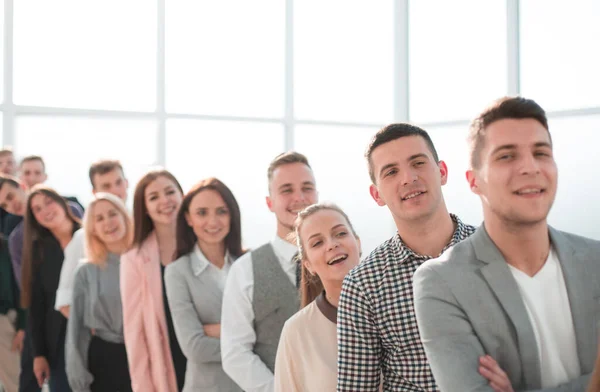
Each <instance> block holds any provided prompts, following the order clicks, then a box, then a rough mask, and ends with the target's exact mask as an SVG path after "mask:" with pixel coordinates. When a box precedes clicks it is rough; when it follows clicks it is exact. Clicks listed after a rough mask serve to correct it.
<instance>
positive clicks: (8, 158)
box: [0, 152, 17, 176]
mask: <svg viewBox="0 0 600 392" xmlns="http://www.w3.org/2000/svg"><path fill="white" fill-rule="evenodd" d="M16 171H17V162H15V156H14V154H13V153H12V152H4V153H2V154H0V173H4V174H8V175H11V176H14V175H15V172H16Z"/></svg>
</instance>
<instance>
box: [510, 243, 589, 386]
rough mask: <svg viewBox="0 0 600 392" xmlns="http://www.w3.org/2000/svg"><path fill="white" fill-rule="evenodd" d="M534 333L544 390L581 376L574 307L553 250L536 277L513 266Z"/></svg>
mask: <svg viewBox="0 0 600 392" xmlns="http://www.w3.org/2000/svg"><path fill="white" fill-rule="evenodd" d="M509 267H510V271H511V272H512V274H513V276H514V278H515V280H516V281H517V285H518V286H519V291H520V293H521V297H522V298H523V302H524V303H525V308H526V309H527V314H528V315H529V321H530V322H531V325H532V327H533V332H534V333H535V339H536V342H537V346H538V356H539V359H540V370H541V379H542V388H554V387H557V386H559V385H560V384H564V383H566V382H568V381H570V380H573V379H575V378H577V377H579V376H580V375H581V370H580V366H579V357H578V356H577V345H576V342H575V329H574V327H573V317H572V315H571V305H570V303H569V296H568V294H567V287H566V286H565V278H564V276H563V272H562V268H561V267H560V263H559V261H558V258H557V256H556V254H555V253H554V250H550V254H549V255H548V260H546V263H545V264H544V266H543V267H542V269H540V270H539V271H538V273H537V274H535V276H533V277H530V276H529V275H527V274H526V273H524V272H522V271H520V270H519V269H517V268H515V267H513V266H510V265H509Z"/></svg>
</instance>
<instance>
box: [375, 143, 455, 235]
mask: <svg viewBox="0 0 600 392" xmlns="http://www.w3.org/2000/svg"><path fill="white" fill-rule="evenodd" d="M371 164H372V167H373V175H374V178H375V184H372V185H371V187H370V192H371V196H372V197H373V199H374V200H375V201H376V202H377V204H378V205H380V206H384V205H387V206H388V208H389V209H390V211H391V213H392V215H393V216H394V220H395V221H396V224H398V223H402V224H406V223H410V222H414V221H417V220H422V219H427V218H429V217H431V216H433V215H434V214H435V213H436V212H438V211H439V209H440V208H445V207H444V202H443V197H442V185H444V184H446V181H447V178H448V169H447V167H446V164H445V163H444V162H443V161H440V162H439V163H438V162H436V161H435V159H434V157H433V154H432V153H431V150H430V149H429V147H428V146H427V143H426V142H425V139H423V138H422V137H420V136H405V137H401V138H398V139H395V140H392V141H390V142H387V143H384V144H382V145H380V146H379V147H377V148H375V149H374V150H373V152H372V154H371Z"/></svg>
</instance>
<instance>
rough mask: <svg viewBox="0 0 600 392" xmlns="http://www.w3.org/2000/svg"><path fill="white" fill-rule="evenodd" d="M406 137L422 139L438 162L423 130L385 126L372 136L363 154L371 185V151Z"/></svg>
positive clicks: (372, 176) (401, 126)
mask: <svg viewBox="0 0 600 392" xmlns="http://www.w3.org/2000/svg"><path fill="white" fill-rule="evenodd" d="M407 136H419V137H422V138H423V140H425V143H427V147H429V150H430V151H431V154H432V155H433V159H434V160H435V162H438V161H439V160H440V159H439V158H438V153H437V151H436V149H435V146H434V145H433V141H432V140H431V137H429V134H428V133H427V132H426V131H425V130H424V129H422V128H419V127H417V126H416V125H412V124H407V123H396V124H389V125H386V126H385V127H383V128H381V129H380V130H379V131H377V133H376V134H375V136H373V138H372V139H371V142H370V143H369V146H368V147H367V151H366V152H365V158H367V163H368V165H369V177H371V181H372V182H373V184H375V173H374V172H373V161H372V159H371V156H372V155H373V151H374V150H375V149H376V148H377V147H379V146H381V145H382V144H385V143H388V142H391V141H393V140H396V139H400V138H403V137H407Z"/></svg>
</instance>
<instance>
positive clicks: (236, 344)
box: [221, 237, 298, 392]
mask: <svg viewBox="0 0 600 392" xmlns="http://www.w3.org/2000/svg"><path fill="white" fill-rule="evenodd" d="M270 244H271V245H272V246H273V249H274V251H275V255H276V256H277V259H278V260H279V263H280V264H281V267H282V268H283V270H284V271H285V273H286V274H287V275H288V277H289V278H290V281H291V282H292V284H294V286H295V285H296V265H295V264H294V262H293V261H292V257H293V256H294V254H295V253H296V252H297V251H298V249H297V248H296V247H295V246H294V245H292V244H290V243H289V242H287V241H285V240H283V239H281V238H279V237H275V239H273V240H272V241H271V242H270ZM253 294H254V273H253V271H252V253H251V252H248V253H246V254H245V255H243V256H242V257H240V258H239V259H238V260H237V261H236V262H235V263H234V264H233V266H232V267H231V271H230V272H229V277H228V279H227V283H226V284H225V292H224V293H223V309H222V311H221V357H222V361H223V369H224V370H225V373H227V375H228V376H229V377H231V379H232V380H233V381H235V382H236V383H237V384H238V385H239V386H240V387H241V388H242V389H243V390H245V391H246V392H272V391H273V389H274V386H273V373H271V371H270V370H269V368H268V367H267V365H265V364H264V363H263V362H262V361H261V359H260V358H259V357H258V355H256V354H254V352H253V349H254V344H255V343H256V333H255V331H254V310H253V308H252V299H253Z"/></svg>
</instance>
